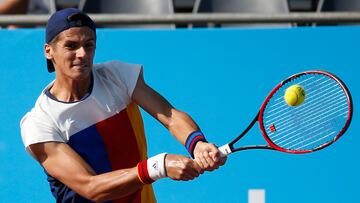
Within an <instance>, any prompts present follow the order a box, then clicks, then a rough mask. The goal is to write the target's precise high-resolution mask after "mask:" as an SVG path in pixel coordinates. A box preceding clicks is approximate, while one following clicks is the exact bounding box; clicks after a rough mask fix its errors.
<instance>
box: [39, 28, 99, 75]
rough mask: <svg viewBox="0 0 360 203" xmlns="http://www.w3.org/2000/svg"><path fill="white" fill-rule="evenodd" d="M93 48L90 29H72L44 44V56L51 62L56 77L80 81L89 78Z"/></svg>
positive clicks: (93, 39) (92, 34)
mask: <svg viewBox="0 0 360 203" xmlns="http://www.w3.org/2000/svg"><path fill="white" fill-rule="evenodd" d="M95 48H96V41H95V33H94V32H93V31H92V30H91V29H90V28H88V27H73V28H70V29H68V30H65V31H63V32H61V33H60V34H59V35H58V36H57V37H56V39H55V41H54V42H51V43H50V44H45V55H46V58H47V59H50V60H52V61H53V64H54V66H55V71H56V75H57V77H66V78H67V79H72V80H82V79H86V78H88V77H89V76H90V73H91V70H92V66H93V59H94V54H95Z"/></svg>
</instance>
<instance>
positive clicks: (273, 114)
mask: <svg viewBox="0 0 360 203" xmlns="http://www.w3.org/2000/svg"><path fill="white" fill-rule="evenodd" d="M294 84H298V85H301V86H302V87H303V88H304V90H305V92H306V97H305V102H304V103H303V104H301V105H299V106H296V107H293V106H289V105H287V104H286V102H285V101H284V94H285V91H286V89H287V88H288V87H290V86H291V85H294ZM348 113H349V109H348V98H347V95H346V93H345V92H344V90H343V88H342V87H341V85H340V84H339V83H338V82H337V81H335V80H334V79H332V78H330V77H328V76H326V75H323V74H308V75H303V76H300V77H298V78H296V79H293V80H291V81H290V82H288V83H286V84H284V85H283V87H281V88H280V89H278V90H277V92H275V93H274V95H273V97H272V98H271V99H270V100H269V102H268V104H267V106H266V108H265V111H264V113H263V123H264V128H265V130H266V133H267V135H268V137H269V139H270V140H271V141H272V142H273V143H274V144H275V145H277V146H279V147H281V148H284V149H288V150H313V149H316V148H318V147H320V146H322V145H324V144H327V143H329V142H331V141H333V140H334V139H335V138H336V136H337V135H338V134H339V132H340V131H341V130H342V128H343V126H344V125H345V123H346V120H347V116H348ZM275 129H276V130H275Z"/></svg>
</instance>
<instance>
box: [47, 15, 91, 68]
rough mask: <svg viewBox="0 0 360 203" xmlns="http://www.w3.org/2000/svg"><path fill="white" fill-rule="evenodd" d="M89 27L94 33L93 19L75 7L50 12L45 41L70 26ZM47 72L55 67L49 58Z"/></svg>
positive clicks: (48, 40) (49, 40) (50, 39)
mask: <svg viewBox="0 0 360 203" xmlns="http://www.w3.org/2000/svg"><path fill="white" fill-rule="evenodd" d="M83 26H85V27H89V28H90V29H92V30H93V31H94V33H95V35H96V26H95V23H94V21H93V20H91V18H90V17H89V16H88V15H86V14H85V13H83V12H81V11H80V10H79V9H76V8H66V9H63V10H59V11H57V12H55V13H54V14H52V16H51V17H50V18H49V20H48V22H47V25H46V43H49V42H51V41H52V40H53V39H54V38H55V37H56V36H57V35H58V34H60V33H61V32H62V31H64V30H67V29H69V28H72V27H83ZM47 68H48V71H49V72H54V71H55V68H54V65H53V63H52V62H51V60H47Z"/></svg>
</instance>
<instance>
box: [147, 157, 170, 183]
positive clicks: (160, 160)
mask: <svg viewBox="0 0 360 203" xmlns="http://www.w3.org/2000/svg"><path fill="white" fill-rule="evenodd" d="M166 154H167V153H161V154H158V155H156V156H153V157H151V158H149V159H148V160H147V169H148V172H149V176H150V178H151V179H153V180H154V181H155V180H158V179H160V178H165V177H166V169H165V156H166Z"/></svg>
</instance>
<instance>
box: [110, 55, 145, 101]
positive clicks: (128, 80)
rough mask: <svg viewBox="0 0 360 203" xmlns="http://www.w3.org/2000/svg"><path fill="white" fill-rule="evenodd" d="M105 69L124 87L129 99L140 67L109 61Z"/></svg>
mask: <svg viewBox="0 0 360 203" xmlns="http://www.w3.org/2000/svg"><path fill="white" fill-rule="evenodd" d="M107 67H108V69H109V71H110V72H111V73H112V74H114V75H115V77H117V78H118V79H119V80H121V82H122V83H123V84H124V85H125V86H126V89H127V94H128V96H129V98H131V97H132V94H133V92H134V89H135V87H136V83H137V80H138V78H139V75H140V72H141V70H142V65H139V64H129V63H124V62H120V61H111V62H108V64H107Z"/></svg>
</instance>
